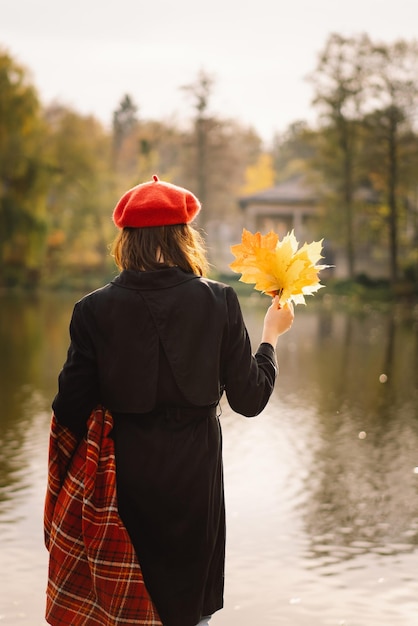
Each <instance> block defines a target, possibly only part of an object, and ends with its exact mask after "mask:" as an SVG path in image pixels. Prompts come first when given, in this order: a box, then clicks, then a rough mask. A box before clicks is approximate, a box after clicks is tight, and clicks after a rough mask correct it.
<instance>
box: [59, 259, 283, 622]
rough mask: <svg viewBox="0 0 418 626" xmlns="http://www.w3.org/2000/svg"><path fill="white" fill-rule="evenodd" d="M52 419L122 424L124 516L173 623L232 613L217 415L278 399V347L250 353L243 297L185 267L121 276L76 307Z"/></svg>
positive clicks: (77, 427) (118, 439) (78, 424)
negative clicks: (226, 584) (274, 395)
mask: <svg viewBox="0 0 418 626" xmlns="http://www.w3.org/2000/svg"><path fill="white" fill-rule="evenodd" d="M70 334H71V344H70V348H69V351H68V356H67V361H66V363H65V364H64V367H63V370H62V371H61V373H60V376H59V392H58V394H57V396H56V397H55V400H54V402H53V410H54V412H55V415H56V416H57V419H58V421H59V422H61V423H62V424H65V425H66V426H69V427H70V428H72V429H73V430H74V431H75V432H77V433H79V434H81V433H82V432H83V431H84V429H85V425H86V420H87V417H88V416H89V414H90V412H91V410H92V409H93V408H94V407H95V406H96V405H98V404H100V405H103V406H105V407H106V408H107V409H109V410H110V411H111V412H112V414H113V417H114V439H115V452H116V464H117V483H118V507H119V512H120V515H121V518H122V520H123V522H124V524H125V525H126V527H127V529H128V532H129V534H130V536H131V539H132V542H133V544H134V547H135V549H136V552H137V554H138V558H139V562H140V564H141V567H142V570H143V574H144V579H145V583H146V585H147V587H148V589H149V591H150V594H151V597H152V598H153V600H154V602H155V604H156V606H157V609H158V611H159V613H160V616H161V618H162V620H163V623H164V626H195V624H197V622H198V621H199V620H200V618H201V617H202V616H204V615H208V614H211V613H213V612H214V611H216V610H217V609H219V608H221V607H222V603H223V567H224V544H225V517H224V493H223V479H222V458H221V454H222V452H221V448H222V443H221V430H220V423H219V420H218V418H217V417H216V407H217V405H218V402H219V400H220V397H221V395H222V393H223V391H225V393H226V396H227V399H228V402H229V404H230V406H231V408H232V409H233V410H234V411H236V412H238V413H241V414H243V415H246V416H253V415H256V414H258V413H259V412H260V411H262V409H263V408H264V407H265V405H266V403H267V401H268V399H269V397H270V395H271V392H272V390H273V386H274V381H275V376H276V364H275V356H274V350H273V348H272V346H270V345H269V344H261V346H260V347H259V349H258V351H257V353H256V355H255V356H253V355H252V353H251V345H250V341H249V338H248V333H247V330H246V328H245V325H244V321H243V318H242V314H241V309H240V306H239V303H238V299H237V297H236V294H235V292H234V290H233V289H232V288H231V287H229V286H227V285H224V284H222V283H218V282H216V281H211V280H208V279H204V278H200V277H198V276H195V275H193V274H188V273H185V272H183V271H181V270H180V269H178V268H169V269H167V268H166V269H161V270H157V271H154V272H133V271H123V272H122V273H121V274H120V275H119V276H118V277H117V278H116V279H115V280H114V281H112V282H111V283H110V284H109V285H106V286H105V287H103V288H101V289H99V290H97V291H95V292H93V293H91V294H89V295H88V296H86V297H84V298H83V299H82V300H80V301H79V302H78V303H77V304H76V306H75V307H74V312H73V317H72V320H71V324H70Z"/></svg>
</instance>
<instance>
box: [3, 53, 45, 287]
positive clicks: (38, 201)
mask: <svg viewBox="0 0 418 626" xmlns="http://www.w3.org/2000/svg"><path fill="white" fill-rule="evenodd" d="M42 137H43V125H42V118H41V108H40V103H39V100H38V96H37V93H36V90H35V88H34V87H33V85H32V84H31V83H30V79H29V74H28V71H27V70H26V69H25V68H24V67H22V66H20V65H19V64H17V63H16V62H15V61H14V60H13V59H12V57H11V56H10V55H9V54H8V53H7V52H5V51H1V50H0V285H1V284H3V285H14V284H29V285H32V284H35V283H37V282H38V281H39V279H40V273H41V267H42V261H43V253H44V242H45V236H46V219H45V218H46V215H45V192H46V184H47V170H46V167H45V163H44V162H43V157H42Z"/></svg>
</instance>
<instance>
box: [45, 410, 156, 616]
mask: <svg viewBox="0 0 418 626" xmlns="http://www.w3.org/2000/svg"><path fill="white" fill-rule="evenodd" d="M112 426H113V420H112V416H111V415H110V413H108V412H105V411H104V410H102V409H96V410H95V411H93V413H92V415H91V417H90V420H89V423H88V433H87V436H86V437H85V438H84V439H83V440H82V441H81V442H80V443H79V444H78V445H77V440H76V438H75V437H74V435H73V434H72V433H71V432H70V431H69V430H68V429H67V428H66V427H64V426H60V425H59V424H58V422H57V420H56V418H55V416H53V417H52V424H51V434H50V444H49V445H50V447H49V475H48V488H47V495H46V501H45V519H44V528H45V544H46V547H47V549H48V551H49V557H50V558H49V577H48V587H47V608H46V620H47V622H48V623H49V624H52V626H128V625H129V624H135V625H140V624H142V625H143V626H162V624H161V621H160V619H159V617H158V613H157V611H156V609H155V607H154V605H153V603H152V601H151V599H150V597H149V594H148V592H147V590H146V588H145V585H144V580H143V578H142V572H141V568H140V566H139V563H138V560H137V557H136V554H135V551H134V548H133V546H132V543H131V541H130V539H129V535H128V533H127V531H126V529H125V527H124V526H123V524H122V522H121V519H120V517H119V514H118V508H117V500H116V465H115V453H114V444H113V440H112V438H111V437H110V436H109V434H110V432H111V430H112Z"/></svg>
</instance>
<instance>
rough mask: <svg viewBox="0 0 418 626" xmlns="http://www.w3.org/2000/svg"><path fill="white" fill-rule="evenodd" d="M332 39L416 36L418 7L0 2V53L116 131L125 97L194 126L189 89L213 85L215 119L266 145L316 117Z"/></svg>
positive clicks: (264, 1) (49, 92)
mask: <svg viewBox="0 0 418 626" xmlns="http://www.w3.org/2000/svg"><path fill="white" fill-rule="evenodd" d="M330 32H339V33H341V34H344V35H352V34H355V33H360V32H367V33H369V35H370V36H371V37H372V38H373V39H376V40H381V41H385V42H391V41H393V40H395V39H396V38H400V37H402V38H404V39H408V40H412V39H414V38H417V37H418V0H392V1H389V0H348V1H347V2H344V3H343V2H340V1H338V0H289V1H288V2H283V1H282V0H207V1H206V2H204V3H203V2H201V1H200V0H152V1H151V0H148V1H147V2H145V1H144V0H118V1H116V0H71V1H68V0H67V1H63V0H36V1H34V0H0V46H1V47H3V48H6V50H7V51H8V52H9V53H10V54H11V55H12V56H13V58H14V59H15V60H17V61H18V62H20V63H22V64H23V65H25V66H26V67H27V68H28V69H29V70H30V71H31V72H32V78H33V82H34V84H35V86H36V87H37V89H38V93H39V95H40V97H41V100H42V102H43V103H44V104H48V103H49V102H51V101H53V100H58V101H60V102H62V103H64V104H66V105H68V106H72V107H74V108H75V109H76V110H77V111H79V112H80V113H93V114H94V115H96V116H97V117H98V118H99V119H100V120H102V121H103V122H104V123H105V124H110V122H111V118H112V112H113V111H114V109H115V108H116V107H117V105H118V103H119V102H120V100H121V98H122V97H123V95H124V94H126V93H129V94H130V95H131V96H132V97H133V98H134V100H135V102H136V104H137V105H138V107H139V115H140V117H142V118H146V119H150V118H151V119H169V118H174V119H176V120H182V119H187V118H188V117H190V115H191V107H190V100H189V99H188V98H187V97H186V95H185V93H184V91H182V90H181V89H180V87H181V86H182V85H187V84H190V83H193V82H195V81H196V78H197V75H198V73H199V71H200V70H202V69H203V70H204V71H205V72H207V73H208V74H210V75H212V76H213V78H214V81H215V83H214V87H213V100H212V107H211V108H212V111H213V112H214V113H217V114H219V115H221V116H223V117H233V118H236V119H238V120H239V121H240V122H242V123H243V124H245V125H248V126H253V127H254V128H255V129H256V131H257V132H258V133H259V134H260V135H261V137H262V138H263V139H265V140H266V141H268V140H269V139H271V137H272V135H273V134H274V133H275V132H276V131H278V132H281V131H283V130H285V129H286V127H287V126H288V125H289V124H290V123H291V122H293V121H296V120H299V119H306V120H309V121H312V120H313V119H315V113H314V111H313V110H312V108H311V106H310V101H311V99H312V87H311V86H310V85H309V83H307V81H306V80H305V77H306V75H307V74H309V73H310V72H311V71H312V70H313V69H314V68H315V65H316V58H317V54H318V52H319V51H320V50H321V49H322V48H323V46H324V44H325V41H326V39H327V36H328V34H329V33H330Z"/></svg>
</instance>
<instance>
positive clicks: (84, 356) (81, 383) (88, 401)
mask: <svg viewBox="0 0 418 626" xmlns="http://www.w3.org/2000/svg"><path fill="white" fill-rule="evenodd" d="M84 307H85V305H84V306H83V303H82V301H81V302H78V303H77V304H76V305H75V307H74V311H73V315H72V318H71V322H70V338H71V343H70V347H69V349H68V354H67V360H66V362H65V363H64V366H63V368H62V370H61V372H60V375H59V377H58V393H57V395H56V396H55V399H54V401H53V403H52V409H53V411H54V414H55V416H56V418H57V420H58V422H59V423H60V424H61V425H63V426H67V428H69V429H70V430H72V431H73V432H74V433H75V434H77V435H82V434H84V432H85V430H86V428H87V420H88V418H89V416H90V413H91V411H92V410H93V409H94V408H95V407H96V406H97V405H98V404H100V394H99V384H98V373H97V362H96V355H95V350H94V346H93V342H92V339H91V334H90V333H89V330H88V323H87V318H86V311H85V309H84Z"/></svg>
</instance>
